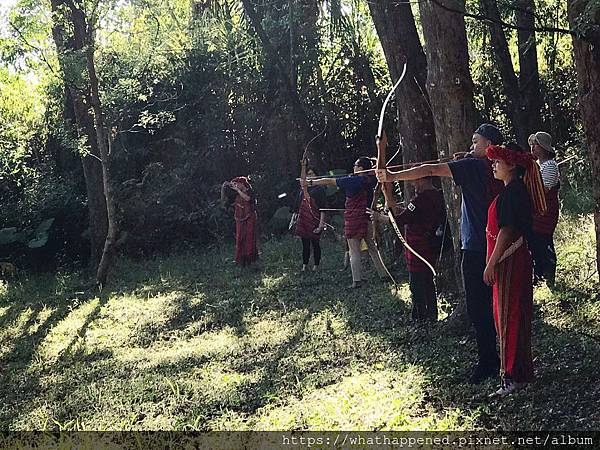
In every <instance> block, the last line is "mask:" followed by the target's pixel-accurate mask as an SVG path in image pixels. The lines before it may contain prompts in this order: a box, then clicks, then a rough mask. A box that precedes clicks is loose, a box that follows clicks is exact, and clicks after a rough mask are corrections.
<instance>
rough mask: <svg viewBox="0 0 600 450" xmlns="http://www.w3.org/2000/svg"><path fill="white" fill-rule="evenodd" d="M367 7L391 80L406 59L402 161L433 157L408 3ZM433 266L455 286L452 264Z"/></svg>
mask: <svg viewBox="0 0 600 450" xmlns="http://www.w3.org/2000/svg"><path fill="white" fill-rule="evenodd" d="M369 9H370V11H371V16H372V17H373V22H374V24H375V28H376V30H377V34H378V35H379V40H380V41H381V46H382V48H383V52H384V54H385V58H386V61H387V65H388V68H389V71H390V75H391V78H392V82H393V83H395V82H396V81H397V80H398V79H399V77H400V75H401V73H402V69H403V66H404V63H405V62H406V75H405V78H404V81H403V82H402V83H401V84H400V86H399V87H398V91H397V95H396V107H397V111H398V128H399V134H400V145H401V146H402V162H403V163H409V162H415V161H427V160H432V159H435V158H437V154H438V152H437V148H436V139H435V126H434V121H433V111H432V109H431V105H430V103H429V97H428V94H427V87H426V82H427V59H426V57H425V52H424V51H423V47H422V46H421V41H420V40H419V35H418V33H417V27H416V25H415V20H414V16H413V13H412V10H411V7H410V4H409V3H402V2H390V1H387V0H374V1H372V2H369ZM407 184H408V183H405V186H404V193H405V198H406V197H407V196H408V192H409V190H408V188H407V186H406V185H407ZM446 232H447V233H450V232H451V231H450V230H446ZM459 252H460V248H459ZM459 255H460V253H456V254H454V251H452V252H450V255H449V257H450V258H451V260H455V259H458V257H459ZM455 256H456V257H455ZM446 269H449V270H446ZM436 270H437V271H438V272H439V273H440V278H439V281H440V283H439V285H438V286H440V287H441V286H443V287H444V288H445V289H448V290H451V291H456V290H458V287H459V286H460V281H458V280H457V279H456V276H457V272H456V271H455V270H454V267H453V265H452V264H450V265H447V264H437V267H436Z"/></svg>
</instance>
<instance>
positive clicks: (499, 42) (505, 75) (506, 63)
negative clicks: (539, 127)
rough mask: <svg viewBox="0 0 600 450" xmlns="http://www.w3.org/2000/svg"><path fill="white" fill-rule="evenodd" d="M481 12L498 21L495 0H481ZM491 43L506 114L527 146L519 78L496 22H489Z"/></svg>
mask: <svg viewBox="0 0 600 450" xmlns="http://www.w3.org/2000/svg"><path fill="white" fill-rule="evenodd" d="M481 7H482V9H483V11H482V12H483V14H484V15H485V16H487V17H490V18H491V19H493V20H496V21H500V20H501V17H500V12H499V11H498V4H497V3H496V0H481ZM489 29H490V35H491V44H492V48H493V50H494V59H495V60H496V63H497V64H498V70H499V71H500V78H501V79H502V86H503V87H504V93H505V94H506V99H507V102H508V116H509V119H510V123H511V125H512V128H513V131H514V132H515V136H516V138H517V142H518V143H519V145H521V146H523V147H524V148H527V137H528V136H529V134H530V133H531V132H530V130H529V125H528V111H527V109H526V107H525V105H523V104H522V102H521V93H520V91H519V80H518V78H517V75H516V74H515V69H514V66H513V62H512V58H511V56H510V50H509V48H508V42H507V40H506V36H505V35H504V30H503V29H502V26H501V25H498V24H497V23H492V22H490V23H489Z"/></svg>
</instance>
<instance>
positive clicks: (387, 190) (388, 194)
mask: <svg viewBox="0 0 600 450" xmlns="http://www.w3.org/2000/svg"><path fill="white" fill-rule="evenodd" d="M404 75H406V63H404V68H403V70H402V75H400V78H399V79H398V81H397V82H396V84H394V87H393V88H392V90H391V91H390V92H389V93H388V95H387V97H386V98H385V101H384V102H383V108H382V109H381V114H380V116H379V128H378V130H377V139H376V142H377V169H378V170H380V169H385V168H386V160H385V152H386V146H387V138H386V136H385V132H384V131H383V117H384V114H385V108H386V106H387V104H388V102H389V100H390V98H391V97H392V94H393V93H394V91H395V90H396V88H397V87H398V86H399V85H400V82H401V81H402V80H403V78H404ZM386 185H387V186H386ZM392 186H393V184H392V183H384V186H383V188H382V191H383V198H384V200H385V206H386V207H387V209H388V213H387V215H388V217H389V219H390V223H391V224H392V227H393V228H394V231H395V232H396V234H397V235H398V238H399V239H400V242H402V245H404V247H405V248H406V249H407V250H408V251H409V252H411V253H412V254H413V255H415V256H416V257H417V258H419V259H420V260H421V261H422V262H423V263H424V264H425V265H426V266H427V267H428V268H429V270H431V273H433V276H434V277H435V276H436V275H437V273H436V271H435V269H434V268H433V266H432V265H431V264H430V263H429V261H427V260H426V259H425V258H424V257H423V256H421V255H420V254H419V253H418V252H417V251H416V250H415V249H414V248H412V247H411V246H410V245H409V244H408V242H406V239H405V238H404V236H403V235H402V232H401V231H400V227H399V226H398V223H397V222H396V219H395V218H394V214H393V213H392V209H394V208H395V207H396V200H395V199H394V195H393V192H392Z"/></svg>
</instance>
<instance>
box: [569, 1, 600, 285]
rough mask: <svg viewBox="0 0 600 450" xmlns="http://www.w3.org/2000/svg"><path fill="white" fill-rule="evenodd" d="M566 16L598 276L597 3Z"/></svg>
mask: <svg viewBox="0 0 600 450" xmlns="http://www.w3.org/2000/svg"><path fill="white" fill-rule="evenodd" d="M567 7H568V16H569V23H570V25H571V28H572V29H573V30H574V31H575V32H576V35H577V37H573V52H574V57H575V66H576V68H577V81H578V99H579V110H580V113H581V118H582V120H583V127H584V129H585V136H586V143H587V146H588V152H589V157H590V161H591V167H592V180H593V194H594V203H595V205H594V223H595V227H596V266H597V270H598V273H600V120H599V118H600V25H599V24H600V3H599V2H598V1H596V0H568V3H567Z"/></svg>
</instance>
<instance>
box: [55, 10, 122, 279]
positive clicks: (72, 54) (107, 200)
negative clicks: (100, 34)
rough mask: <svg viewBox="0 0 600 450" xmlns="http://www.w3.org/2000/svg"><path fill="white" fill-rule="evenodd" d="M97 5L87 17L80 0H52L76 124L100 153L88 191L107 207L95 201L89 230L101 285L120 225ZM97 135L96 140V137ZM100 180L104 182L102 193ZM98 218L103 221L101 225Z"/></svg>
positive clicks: (60, 54)
mask: <svg viewBox="0 0 600 450" xmlns="http://www.w3.org/2000/svg"><path fill="white" fill-rule="evenodd" d="M97 6H98V5H94V8H93V12H92V13H91V16H92V17H88V16H87V15H86V11H85V5H84V4H83V3H81V2H78V1H77V0H52V9H53V13H54V15H55V20H54V24H55V26H54V28H53V36H54V39H55V42H56V43H57V49H58V53H59V60H62V63H61V67H63V72H64V73H65V76H66V77H69V76H70V75H71V73H70V72H69V71H70V70H73V69H74V68H75V69H76V75H77V79H76V80H73V79H68V81H67V85H68V86H69V90H70V91H71V96H72V98H73V101H74V107H75V114H76V118H77V124H78V127H80V126H81V125H83V126H85V133H86V138H87V143H88V145H89V146H90V148H93V149H94V150H95V151H96V152H97V154H93V156H94V157H95V158H94V159H95V160H94V164H93V166H92V170H93V174H94V182H95V184H94V185H93V186H92V192H91V193H90V192H88V201H89V202H90V201H91V200H90V195H92V196H93V197H94V198H96V197H98V198H100V197H102V199H103V206H104V209H103V210H101V209H100V208H101V206H102V204H101V202H98V204H94V209H93V216H92V214H91V213H92V211H91V212H90V229H92V228H93V229H94V230H95V231H97V232H98V235H95V236H94V237H93V245H94V246H100V248H95V247H93V251H94V253H93V255H92V256H93V260H92V263H93V264H95V265H97V272H96V280H97V282H98V283H99V285H100V286H102V285H104V284H105V283H106V277H107V274H108V269H109V268H110V266H111V263H112V259H113V256H114V249H115V243H116V238H117V234H118V228H117V220H116V217H115V210H116V208H115V202H114V196H113V191H112V186H111V179H110V160H109V156H110V155H109V149H108V140H107V136H106V130H105V124H104V119H103V113H102V104H101V101H100V90H99V83H98V76H97V74H96V63H95V60H94V52H95V42H94V24H95V22H96V18H95V17H94V14H95V13H96V11H97ZM65 20H68V22H65ZM67 29H70V30H72V34H71V35H70V36H68V37H67V36H66V30H67ZM90 120H91V121H92V123H90ZM94 137H95V140H93V138H94ZM98 170H100V174H99V175H100V179H99V180H98V179H97V177H98V173H97V172H98ZM86 179H87V177H86ZM98 181H99V182H100V184H101V186H100V189H101V190H100V191H99V192H98V185H97V183H98ZM86 184H87V183H86ZM98 221H101V223H100V224H99V223H98ZM100 226H102V227H105V229H104V228H103V229H102V231H103V232H104V236H102V241H101V242H100V239H101V236H100V234H99V231H100V230H99V228H100Z"/></svg>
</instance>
